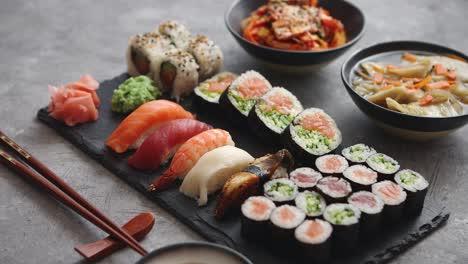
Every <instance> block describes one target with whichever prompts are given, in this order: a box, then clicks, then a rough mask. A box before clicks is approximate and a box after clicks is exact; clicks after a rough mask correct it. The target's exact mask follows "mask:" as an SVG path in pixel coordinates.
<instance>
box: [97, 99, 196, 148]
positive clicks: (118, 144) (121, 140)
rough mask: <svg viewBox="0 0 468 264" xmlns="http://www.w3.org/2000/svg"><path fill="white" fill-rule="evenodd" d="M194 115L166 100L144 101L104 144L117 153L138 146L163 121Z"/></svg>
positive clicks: (191, 117)
mask: <svg viewBox="0 0 468 264" xmlns="http://www.w3.org/2000/svg"><path fill="white" fill-rule="evenodd" d="M182 118H190V119H195V117H194V115H192V114H191V113H190V112H187V111H186V110H185V109H184V108H183V107H182V106H180V105H178V104H176V103H174V102H171V101H167V100H155V101H151V102H148V103H145V104H143V105H141V106H140V107H138V108H137V109H136V110H135V111H133V112H132V113H131V114H130V115H129V116H127V118H125V119H124V121H122V123H121V124H120V125H119V126H118V127H117V129H116V130H114V132H112V134H111V135H110V136H109V138H108V139H107V141H106V145H107V146H108V147H109V148H111V149H112V150H113V151H115V152H117V153H123V152H125V151H127V150H128V149H129V148H132V149H136V148H138V147H140V145H141V144H142V143H143V141H144V140H145V139H146V138H147V137H148V136H149V135H151V134H152V133H153V132H154V131H156V129H158V128H159V127H160V126H161V125H162V124H163V123H165V122H167V121H171V120H174V119H182Z"/></svg>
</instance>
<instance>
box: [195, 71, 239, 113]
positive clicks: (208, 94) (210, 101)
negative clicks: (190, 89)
mask: <svg viewBox="0 0 468 264" xmlns="http://www.w3.org/2000/svg"><path fill="white" fill-rule="evenodd" d="M236 78H237V74H235V73H232V72H221V73H218V74H216V75H215V76H213V77H211V78H210V79H208V80H206V81H204V82H202V83H200V84H199V85H198V86H197V87H196V88H195V90H194V93H195V99H194V103H195V106H196V107H197V108H200V109H202V110H207V111H219V109H218V108H219V97H221V94H222V93H223V92H224V91H225V90H226V89H227V88H228V87H229V85H230V84H231V83H232V81H234V79H236ZM213 113H214V112H213Z"/></svg>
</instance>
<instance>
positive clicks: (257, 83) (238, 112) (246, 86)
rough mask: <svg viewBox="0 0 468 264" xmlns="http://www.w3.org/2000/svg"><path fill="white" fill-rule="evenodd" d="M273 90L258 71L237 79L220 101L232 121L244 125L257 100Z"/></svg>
mask: <svg viewBox="0 0 468 264" xmlns="http://www.w3.org/2000/svg"><path fill="white" fill-rule="evenodd" d="M270 89H271V84H270V82H268V80H267V79H265V77H263V76H262V75H261V74H260V73H258V72H256V71H247V72H245V73H243V74H241V75H240V76H239V77H237V78H236V79H235V80H234V81H233V82H232V83H231V85H230V86H229V87H228V88H227V89H226V90H225V91H224V93H223V94H222V95H221V97H220V99H219V103H220V104H221V106H222V107H223V108H224V109H225V110H226V111H227V114H228V117H229V118H230V120H231V121H233V122H236V123H238V124H244V122H245V121H247V116H248V115H249V112H250V110H251V109H252V108H253V107H254V105H255V103H257V100H258V99H259V98H260V97H262V96H263V95H264V94H265V93H266V92H268V91H269V90H270Z"/></svg>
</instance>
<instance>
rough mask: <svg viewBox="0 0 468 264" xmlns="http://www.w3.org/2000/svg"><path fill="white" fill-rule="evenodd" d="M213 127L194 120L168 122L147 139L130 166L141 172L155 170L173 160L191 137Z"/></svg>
mask: <svg viewBox="0 0 468 264" xmlns="http://www.w3.org/2000/svg"><path fill="white" fill-rule="evenodd" d="M212 128H213V127H212V126H210V125H208V124H205V123H203V122H200V121H197V120H193V119H177V120H172V121H169V122H166V123H165V124H164V125H162V126H161V127H159V129H158V130H156V132H154V133H153V134H151V135H150V136H149V137H147V138H146V139H145V141H144V142H143V144H141V146H140V147H139V148H138V150H137V151H136V152H135V154H133V156H131V157H130V159H129V160H128V164H129V165H130V166H132V167H134V168H136V169H140V170H155V169H157V168H158V167H159V165H161V164H163V163H165V162H166V161H167V160H168V159H170V158H172V156H173V155H174V153H175V152H176V151H177V150H178V149H179V147H180V146H181V145H182V144H183V143H184V142H185V141H187V140H189V139H190V138H191V137H193V136H195V135H197V134H200V133H201V132H203V131H206V130H208V129H212Z"/></svg>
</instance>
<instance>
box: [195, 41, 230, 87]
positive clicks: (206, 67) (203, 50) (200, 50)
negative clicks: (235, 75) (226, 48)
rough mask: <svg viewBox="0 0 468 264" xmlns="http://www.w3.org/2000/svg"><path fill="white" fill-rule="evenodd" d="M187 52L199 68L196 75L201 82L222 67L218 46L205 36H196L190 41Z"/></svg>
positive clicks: (221, 57)
mask: <svg viewBox="0 0 468 264" xmlns="http://www.w3.org/2000/svg"><path fill="white" fill-rule="evenodd" d="M187 51H188V52H189V53H190V54H192V55H193V57H194V58H195V60H196V61H197V63H198V65H199V66H200V68H199V70H198V74H199V75H200V79H201V80H204V79H206V78H209V77H211V76H213V75H214V74H215V73H217V72H218V71H219V69H221V67H222V66H223V52H222V51H221V49H220V48H219V46H218V45H216V44H215V43H214V42H213V41H212V40H210V39H209V38H207V37H205V36H202V35H196V36H195V37H194V38H192V39H190V40H189V42H188V45H187Z"/></svg>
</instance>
